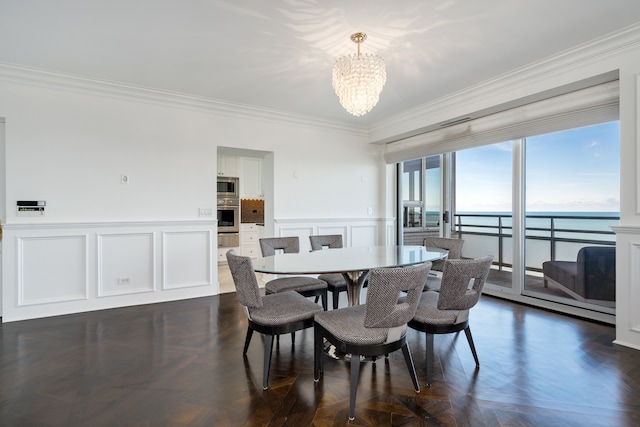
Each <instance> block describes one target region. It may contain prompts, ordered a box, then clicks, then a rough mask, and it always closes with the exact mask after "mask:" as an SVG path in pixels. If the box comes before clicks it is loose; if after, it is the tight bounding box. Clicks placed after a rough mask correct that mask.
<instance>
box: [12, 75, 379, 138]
mask: <svg viewBox="0 0 640 427" xmlns="http://www.w3.org/2000/svg"><path fill="white" fill-rule="evenodd" d="M0 81H6V82H10V83H19V84H23V85H28V86H36V87H44V88H49V89H60V90H65V91H70V92H77V93H86V94H91V95H99V96H105V97H111V98H116V99H123V100H127V101H134V102H143V103H146V104H152V105H160V106H165V107H172V108H179V109H183V110H190V111H197V112H201V113H206V114H213V115H217V116H223V117H238V116H244V117H246V118H249V119H254V120H265V121H269V122H281V123H285V124H288V125H302V126H312V127H316V128H322V129H333V130H335V131H339V132H346V133H349V134H354V135H360V136H363V137H366V136H367V135H368V133H367V128H365V127H362V126H354V125H345V124H343V123H337V122H331V121H328V120H320V119H317V118H314V117H309V116H303V115H300V114H293V113H289V112H283V111H276V110H270V109H266V108H258V107H254V106H250V105H243V104H237V103H232V102H228V101H223V100H219V99H212V98H204V97H198V96H194V95H188V94H183V93H178V92H170V91H164V90H159V89H153V88H149V87H141V86H134V85H128V84H124V83H118V82H113V81H106V80H97V79H90V78H86V77H81V76H74V75H69V74H62V73H57V72H53V71H48V70H42V69H38V68H32V67H27V66H22V65H15V64H7V63H0Z"/></svg>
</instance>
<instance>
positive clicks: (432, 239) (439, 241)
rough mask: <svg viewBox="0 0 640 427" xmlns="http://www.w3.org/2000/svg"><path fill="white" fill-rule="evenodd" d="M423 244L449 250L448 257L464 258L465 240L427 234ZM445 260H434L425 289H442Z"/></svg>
mask: <svg viewBox="0 0 640 427" xmlns="http://www.w3.org/2000/svg"><path fill="white" fill-rule="evenodd" d="M422 245H423V246H426V247H427V248H438V249H445V250H447V252H448V254H447V258H446V259H460V258H462V246H463V245H464V240H462V239H452V238H449V237H437V236H427V237H425V238H424V240H423V242H422ZM444 262H445V260H444V259H441V260H437V261H433V266H432V267H431V273H430V274H429V278H428V279H427V285H426V286H425V287H424V290H425V291H437V290H438V289H440V284H441V282H442V270H443V269H444Z"/></svg>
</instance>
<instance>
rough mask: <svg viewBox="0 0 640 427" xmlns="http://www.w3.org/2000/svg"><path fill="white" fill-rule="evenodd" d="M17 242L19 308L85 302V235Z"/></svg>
mask: <svg viewBox="0 0 640 427" xmlns="http://www.w3.org/2000/svg"><path fill="white" fill-rule="evenodd" d="M17 242H18V245H17V246H18V251H17V255H18V256H17V263H18V306H28V305H33V304H47V303H56V302H64V301H76V300H83V299H87V297H88V295H87V293H88V280H87V271H88V269H87V260H88V255H87V236H86V235H76V236H50V237H23V238H19V239H17ZM3 299H4V298H3Z"/></svg>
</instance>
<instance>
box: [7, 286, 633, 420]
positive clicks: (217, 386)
mask: <svg viewBox="0 0 640 427" xmlns="http://www.w3.org/2000/svg"><path fill="white" fill-rule="evenodd" d="M245 328H246V320H245V318H244V313H243V312H242V309H241V307H240V305H239V304H238V303H237V301H236V298H235V294H234V293H229V294H222V295H219V296H215V297H209V298H200V299H193V300H187V301H178V302H171V303H163V304H154V305H147V306H139V307H128V308H122V309H114V310H105V311H98V312H93V313H86V314H76V315H68V316H61V317H55V318H47V319H41V320H30V321H23V322H15V323H5V324H2V326H1V329H0V425H1V426H43V427H49V426H285V425H286V426H342V425H347V424H350V425H359V426H368V425H371V426H473V427H481V426H638V425H640V351H637V350H632V349H629V348H624V347H620V346H616V345H615V344H613V343H612V341H613V339H614V336H615V332H614V328H613V327H611V326H609V325H602V324H597V323H592V322H588V321H583V320H579V319H575V318H571V317H567V316H563V315H560V314H556V313H551V312H546V311H542V310H539V309H536V308H531V307H526V306H522V305H517V304H513V303H510V302H506V301H502V300H499V299H495V298H491V297H483V298H482V299H481V302H480V304H479V305H478V306H477V307H476V308H475V309H474V310H473V311H472V313H471V328H472V331H473V335H474V338H475V341H476V346H477V349H478V353H479V357H480V362H481V367H480V369H478V370H476V369H475V364H474V362H473V358H472V356H471V352H470V351H469V348H468V346H467V343H466V340H465V338H464V335H460V336H458V337H456V336H437V337H436V340H435V343H436V361H435V365H434V381H433V385H432V386H431V387H430V388H428V387H426V386H425V375H426V370H425V339H424V335H421V334H419V333H417V332H415V331H409V341H410V346H411V348H412V352H413V356H414V360H415V362H416V368H417V371H418V377H419V380H420V383H421V385H422V390H421V392H420V393H415V392H414V391H413V387H412V384H411V380H410V378H409V375H408V373H407V370H406V366H405V365H404V362H403V359H402V354H401V353H400V352H396V353H394V354H391V355H390V357H389V358H388V359H380V360H378V361H377V362H376V363H372V362H364V363H362V364H361V376H360V383H359V387H358V397H357V409H356V419H355V421H353V422H351V423H349V422H348V417H347V413H348V406H349V401H348V396H349V385H348V384H349V383H348V365H347V363H346V362H344V361H338V360H331V359H327V360H326V363H325V372H324V376H323V377H322V379H321V380H320V382H318V383H314V381H313V354H312V347H313V340H312V337H313V333H312V330H307V331H305V332H303V333H298V335H297V337H296V338H297V339H296V344H295V347H294V348H292V346H291V341H290V338H289V337H288V336H286V337H284V336H283V337H282V339H281V340H280V343H279V344H278V345H276V347H275V348H274V358H273V362H272V368H271V387H270V389H269V390H267V391H263V390H262V388H261V381H262V345H261V344H262V343H261V339H260V336H259V335H254V338H253V341H252V343H251V346H250V348H249V352H248V354H247V357H246V358H243V356H242V345H243V341H244V334H245Z"/></svg>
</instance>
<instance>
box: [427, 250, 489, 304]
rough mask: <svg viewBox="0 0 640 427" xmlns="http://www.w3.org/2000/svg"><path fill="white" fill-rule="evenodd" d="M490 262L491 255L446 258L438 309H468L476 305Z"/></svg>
mask: <svg viewBox="0 0 640 427" xmlns="http://www.w3.org/2000/svg"><path fill="white" fill-rule="evenodd" d="M492 262H493V256H492V255H488V256H486V257H483V258H476V259H452V260H446V261H445V263H444V271H443V272H442V282H441V285H440V295H439V297H438V309H439V310H469V309H470V308H471V307H473V306H474V305H476V304H477V303H478V300H479V299H480V295H481V294H482V289H483V288H484V284H485V282H486V281H487V276H488V275H489V270H490V269H491V263H492ZM470 285H471V286H470Z"/></svg>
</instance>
